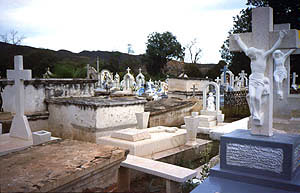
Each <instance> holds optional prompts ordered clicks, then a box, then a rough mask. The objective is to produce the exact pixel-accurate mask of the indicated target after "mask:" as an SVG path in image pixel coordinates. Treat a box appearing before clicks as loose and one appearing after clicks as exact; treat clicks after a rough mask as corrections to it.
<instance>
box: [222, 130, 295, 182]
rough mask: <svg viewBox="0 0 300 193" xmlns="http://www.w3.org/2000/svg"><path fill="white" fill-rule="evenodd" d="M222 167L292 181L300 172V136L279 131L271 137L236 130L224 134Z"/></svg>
mask: <svg viewBox="0 0 300 193" xmlns="http://www.w3.org/2000/svg"><path fill="white" fill-rule="evenodd" d="M220 145H221V152H220V155H221V162H220V165H221V168H222V169H228V170H234V171H238V172H245V173H247V174H255V175H261V176H267V177H272V178H278V179H282V180H292V178H293V177H294V176H295V175H296V174H297V173H300V172H299V171H300V169H299V168H300V167H299V166H300V135H295V134H293V135H292V134H282V133H275V132H274V135H273V136H271V137H266V136H255V135H251V133H250V131H249V130H235V131H234V132H231V133H229V134H226V135H223V136H221V144H220Z"/></svg>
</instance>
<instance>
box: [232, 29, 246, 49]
mask: <svg viewBox="0 0 300 193" xmlns="http://www.w3.org/2000/svg"><path fill="white" fill-rule="evenodd" d="M233 38H234V40H235V41H236V42H237V43H238V45H239V46H240V48H241V49H242V50H243V52H245V53H247V50H248V47H247V46H246V44H245V43H244V42H243V41H242V40H241V38H240V36H239V35H238V34H233Z"/></svg>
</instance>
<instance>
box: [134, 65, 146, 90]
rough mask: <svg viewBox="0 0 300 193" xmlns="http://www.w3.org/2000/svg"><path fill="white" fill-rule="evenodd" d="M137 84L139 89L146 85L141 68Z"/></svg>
mask: <svg viewBox="0 0 300 193" xmlns="http://www.w3.org/2000/svg"><path fill="white" fill-rule="evenodd" d="M135 79H136V84H137V87H138V88H141V87H144V85H145V76H144V75H143V74H142V69H141V68H139V74H138V75H137V76H136V78H135Z"/></svg>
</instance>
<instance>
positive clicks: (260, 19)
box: [230, 8, 298, 136]
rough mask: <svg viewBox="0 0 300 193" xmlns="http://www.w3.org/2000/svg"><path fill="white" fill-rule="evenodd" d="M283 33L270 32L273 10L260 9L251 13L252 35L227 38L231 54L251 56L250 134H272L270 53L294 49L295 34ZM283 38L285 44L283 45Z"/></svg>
mask: <svg viewBox="0 0 300 193" xmlns="http://www.w3.org/2000/svg"><path fill="white" fill-rule="evenodd" d="M286 32H287V34H286V35H285V32H283V31H280V32H278V31H274V32H273V10H272V9H270V8H261V9H255V11H253V18H252V32H249V33H243V34H241V35H240V36H241V37H239V36H238V35H236V34H235V35H233V36H231V37H230V51H241V50H243V51H244V52H246V53H247V55H248V56H249V57H252V58H253V57H254V58H253V59H252V60H251V70H252V72H251V73H252V74H251V75H250V77H249V96H250V97H249V107H250V112H251V117H250V123H249V125H250V128H251V132H252V134H257V135H266V136H271V135H272V134H273V132H272V127H273V81H271V80H273V60H272V59H271V58H270V54H271V53H272V52H273V51H274V50H275V49H278V48H282V49H283V48H285V49H289V48H297V40H298V39H297V38H298V31H297V30H287V31H286ZM284 37H285V38H284ZM283 38H284V40H286V41H285V42H282V40H283ZM271 46H272V47H271ZM253 53H255V54H256V55H254V54H253ZM257 53H259V54H257ZM252 55H253V56H252ZM258 56H261V57H260V59H258V58H256V57H258ZM260 60H261V62H260ZM251 85H252V86H251ZM257 85H261V86H257ZM250 87H251V88H250ZM270 91H272V92H270ZM256 92H257V93H256Z"/></svg>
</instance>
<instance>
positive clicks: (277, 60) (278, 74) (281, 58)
mask: <svg viewBox="0 0 300 193" xmlns="http://www.w3.org/2000/svg"><path fill="white" fill-rule="evenodd" d="M293 51H295V49H291V50H289V51H288V52H287V53H286V54H284V53H283V52H282V51H280V50H276V51H274V52H273V59H274V66H275V70H274V80H275V83H276V86H277V95H278V96H279V99H280V100H282V99H283V92H282V82H283V80H284V79H286V78H287V71H286V68H285V67H284V63H285V60H286V59H287V57H288V56H289V55H290V54H291V53H292V52H293Z"/></svg>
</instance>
